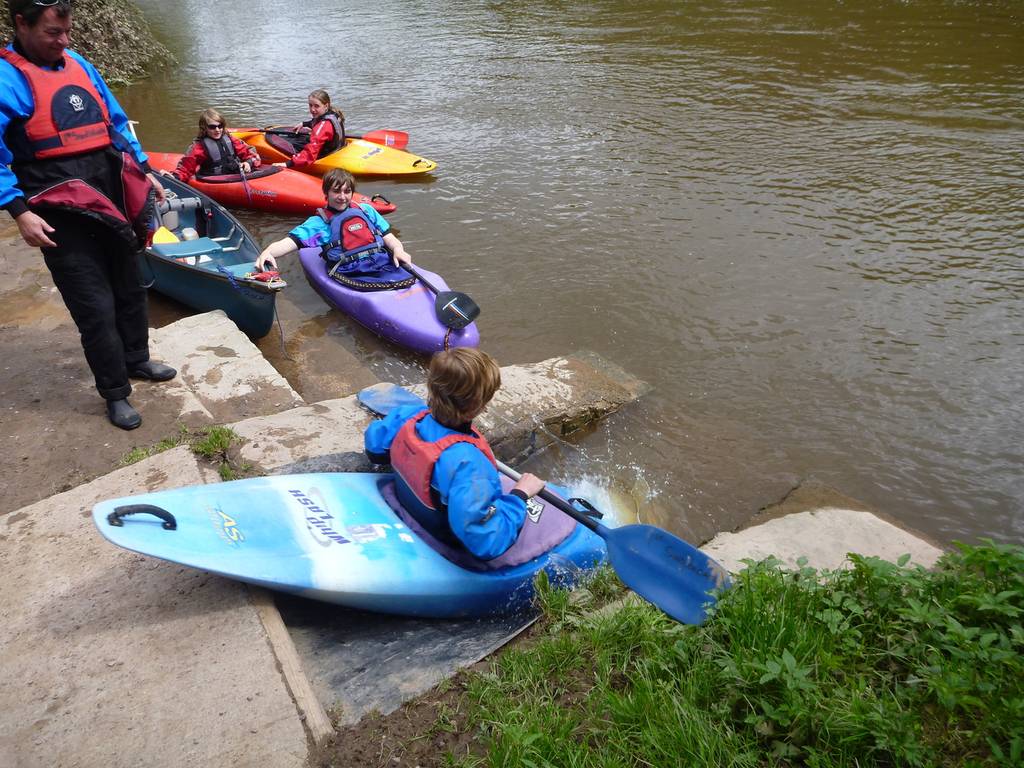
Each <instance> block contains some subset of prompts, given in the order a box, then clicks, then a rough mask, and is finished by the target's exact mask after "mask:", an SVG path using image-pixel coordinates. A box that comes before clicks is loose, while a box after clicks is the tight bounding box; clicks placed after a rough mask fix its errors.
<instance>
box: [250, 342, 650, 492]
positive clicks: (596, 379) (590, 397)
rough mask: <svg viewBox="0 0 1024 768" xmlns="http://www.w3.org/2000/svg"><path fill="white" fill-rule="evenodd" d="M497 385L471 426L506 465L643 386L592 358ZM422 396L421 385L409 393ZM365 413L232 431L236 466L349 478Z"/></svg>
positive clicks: (269, 421) (294, 413) (313, 412)
mask: <svg viewBox="0 0 1024 768" xmlns="http://www.w3.org/2000/svg"><path fill="white" fill-rule="evenodd" d="M501 380H502V386H501V389H499V390H498V393H497V394H496V395H495V396H494V399H493V400H492V401H491V404H490V405H489V406H488V408H487V410H485V411H484V413H483V414H481V416H480V417H479V418H478V419H477V420H476V421H475V422H474V423H475V424H476V425H477V426H478V427H479V428H480V430H481V431H482V432H483V433H484V434H485V435H487V439H488V441H490V443H491V445H492V446H493V447H494V450H495V452H496V453H498V454H499V455H501V456H502V458H505V459H506V460H509V461H512V460H513V459H514V458H517V457H522V456H525V455H528V454H529V453H530V452H532V451H533V450H535V449H536V448H538V447H541V446H543V445H546V444H548V443H550V442H552V441H553V440H555V439H557V438H560V437H563V436H565V435H567V434H570V433H572V432H574V431H576V430H577V429H580V428H582V427H583V426H584V425H586V424H588V423H590V422H593V421H596V420H597V419H599V418H601V417H602V416H605V415H607V414H608V413H611V412H613V411H615V410H618V409H619V408H620V407H622V406H623V405H624V404H625V403H628V402H631V401H632V400H635V399H636V398H637V397H639V395H640V394H642V393H643V392H644V391H645V389H646V385H645V384H643V382H641V381H639V380H638V379H636V378H634V377H632V376H630V375H628V374H627V373H625V372H624V371H622V370H621V369H618V368H616V367H615V366H614V365H612V364H611V363H608V362H607V361H604V360H601V359H600V358H598V357H597V356H594V355H586V354H580V355H571V356H569V357H558V358H552V359H550V360H544V361H542V362H539V363H533V364H530V365H509V366H505V367H503V368H502V369H501ZM409 389H410V390H412V391H413V392H416V393H417V394H419V395H421V396H424V395H425V392H426V389H425V386H424V385H422V384H417V385H413V386H410V387H409ZM371 418H372V417H371V416H370V414H369V413H368V412H367V411H366V410H365V409H363V408H362V407H361V406H360V405H359V404H358V403H357V402H356V399H355V396H354V395H349V396H348V397H342V398H337V399H334V400H324V401H323V402H319V403H316V404H314V405H310V406H305V407H299V408H292V409H291V410H287V411H284V412H281V413H277V414H274V415H270V416H260V417H254V418H251V419H246V420H243V421H240V422H237V423H235V424H232V425H231V428H232V429H233V430H234V431H235V432H236V433H237V434H238V435H240V436H241V437H243V438H245V440H246V441H247V442H246V444H245V445H244V446H243V447H242V449H241V459H242V460H243V461H245V462H248V463H250V464H252V465H254V466H256V467H259V468H261V469H263V470H264V471H267V472H274V473H277V474H279V473H294V472H351V471H369V470H371V469H372V467H371V466H370V465H369V463H368V462H367V461H366V459H365V458H364V456H363V430H364V429H365V428H366V425H367V424H369V423H370V420H371Z"/></svg>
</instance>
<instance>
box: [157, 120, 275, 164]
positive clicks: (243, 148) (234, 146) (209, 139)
mask: <svg viewBox="0 0 1024 768" xmlns="http://www.w3.org/2000/svg"><path fill="white" fill-rule="evenodd" d="M225 126H226V123H225V121H224V118H223V117H221V114H220V112H218V111H217V110H215V109H205V110H203V112H202V114H201V115H199V133H198V134H197V135H196V138H195V141H193V142H192V146H190V147H189V148H188V151H186V152H185V155H184V157H182V158H181V160H179V161H178V167H177V168H175V169H174V172H173V173H171V174H170V175H171V176H174V177H175V178H176V179H178V180H180V181H184V182H187V181H188V180H189V179H191V178H192V177H193V176H196V175H197V174H198V175H200V176H221V175H225V174H236V173H238V172H239V170H241V172H242V173H250V172H251V171H252V170H253V169H254V168H259V167H260V156H259V155H258V154H257V153H256V150H255V149H253V148H252V147H250V146H249V145H248V144H246V143H245V142H244V141H242V140H241V139H236V138H234V137H233V136H230V135H228V132H227V128H226V127H225Z"/></svg>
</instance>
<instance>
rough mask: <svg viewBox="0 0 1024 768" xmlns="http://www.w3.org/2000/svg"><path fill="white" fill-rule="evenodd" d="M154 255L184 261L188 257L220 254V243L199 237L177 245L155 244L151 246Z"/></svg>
mask: <svg viewBox="0 0 1024 768" xmlns="http://www.w3.org/2000/svg"><path fill="white" fill-rule="evenodd" d="M151 247H152V249H153V252H154V253H157V254H159V255H160V256H166V257H168V258H171V259H183V258H185V257H186V256H201V255H203V254H207V255H210V256H212V255H213V254H216V253H220V252H221V250H222V248H221V247H220V243H217V242H214V241H213V240H211V239H210V238H208V237H199V238H196V239H195V240H182V241H180V242H177V243H153V245H152V246H151Z"/></svg>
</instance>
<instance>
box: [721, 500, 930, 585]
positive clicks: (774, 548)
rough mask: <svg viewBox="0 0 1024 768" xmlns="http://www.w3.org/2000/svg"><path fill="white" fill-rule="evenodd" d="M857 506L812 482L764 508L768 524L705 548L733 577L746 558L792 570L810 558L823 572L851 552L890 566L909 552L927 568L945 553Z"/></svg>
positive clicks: (728, 535)
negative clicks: (776, 561)
mask: <svg viewBox="0 0 1024 768" xmlns="http://www.w3.org/2000/svg"><path fill="white" fill-rule="evenodd" d="M830 501H831V502H839V503H838V504H832V503H829V502H830ZM854 504H855V503H853V502H852V500H849V499H846V498H845V497H843V496H842V495H841V494H839V493H838V492H834V491H831V489H828V488H827V487H825V486H817V485H813V486H812V485H811V484H809V485H808V486H807V487H801V488H797V489H796V490H795V491H793V492H792V493H791V494H790V495H789V496H788V497H787V498H786V499H784V500H783V501H782V502H780V503H779V504H778V505H775V506H774V507H771V508H769V509H767V510H764V512H765V514H763V515H762V516H761V517H760V519H761V520H763V522H755V523H754V524H752V525H750V526H749V527H747V528H744V529H743V530H740V531H737V532H735V533H719V534H718V535H717V536H715V537H714V538H713V539H712V540H711V541H709V542H708V543H707V544H705V545H704V546H703V547H701V549H702V550H703V551H704V552H706V553H707V554H708V555H710V556H711V557H713V558H715V559H716V560H717V561H718V562H719V563H721V564H722V565H723V566H725V567H726V568H727V569H728V570H729V571H731V572H733V573H735V572H737V571H739V570H742V569H743V568H744V567H745V566H744V564H743V560H747V559H749V560H754V561H758V560H763V559H764V558H766V557H769V556H771V555H774V556H775V557H777V558H778V559H779V560H781V561H782V562H783V563H785V565H786V566H787V567H789V568H797V567H798V565H797V560H798V559H800V558H807V565H809V566H811V567H812V568H817V569H819V570H821V569H825V568H827V569H830V570H832V569H836V568H841V567H845V566H846V565H848V564H849V563H848V560H847V557H846V556H847V553H850V552H854V553H857V554H859V555H868V556H875V557H880V558H882V559H884V560H889V561H890V562H896V561H897V560H898V559H899V558H900V557H901V556H902V555H904V554H909V555H910V562H912V563H916V564H918V565H922V566H924V567H926V568H928V567H931V566H932V565H934V564H935V562H936V561H937V560H938V559H939V557H940V556H941V555H942V550H941V549H940V548H939V547H937V546H935V545H933V544H931V543H930V542H928V541H926V540H925V539H924V538H923V537H922V536H920V535H918V534H916V533H914V532H912V531H908V530H906V529H904V528H901V527H899V526H897V525H895V524H893V523H891V522H889V521H887V520H885V519H883V518H882V517H881V516H879V515H878V514H876V513H874V512H872V511H869V510H868V509H867V508H865V507H863V506H862V505H856V506H860V507H861V508H859V509H851V508H850V507H851V506H853V505H854Z"/></svg>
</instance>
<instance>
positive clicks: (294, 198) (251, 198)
mask: <svg viewBox="0 0 1024 768" xmlns="http://www.w3.org/2000/svg"><path fill="white" fill-rule="evenodd" d="M146 154H147V155H149V164H150V165H151V166H153V170H156V171H173V170H174V169H175V168H176V167H177V165H178V161H179V160H181V155H178V154H175V153H173V152H147V153H146ZM320 183H321V182H320V179H318V178H316V177H315V176H310V175H309V174H307V173H300V172H299V171H293V170H292V169H291V168H279V167H277V166H272V165H268V166H266V167H264V168H257V169H256V170H254V171H253V172H252V173H247V174H246V175H245V179H244V181H243V179H242V177H241V176H240V175H239V174H237V173H235V174H229V175H225V176H197V177H195V178H193V179H192V180H191V181H189V186H190V187H193V188H194V189H198V190H199V191H200V192H202V193H203V194H205V195H209V196H210V197H212V198H213V199H214V200H216V201H217V202H218V203H220V204H221V205H229V206H232V207H235V208H252V209H253V210H256V211H267V212H268V213H282V214H288V213H296V214H305V215H310V214H314V213H316V209H317V208H322V207H323V205H324V193H323V190H322V189H321V188H320ZM353 201H354V202H356V203H369V204H370V205H372V206H373V207H374V208H375V209H376V210H377V212H378V213H383V214H388V213H391V212H392V211H393V210H395V204H394V203H392V202H390V201H389V200H387V198H385V197H384V196H383V195H374V196H373V197H368V196H367V195H364V194H361V193H359V192H356V194H355V195H354V197H353Z"/></svg>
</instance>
